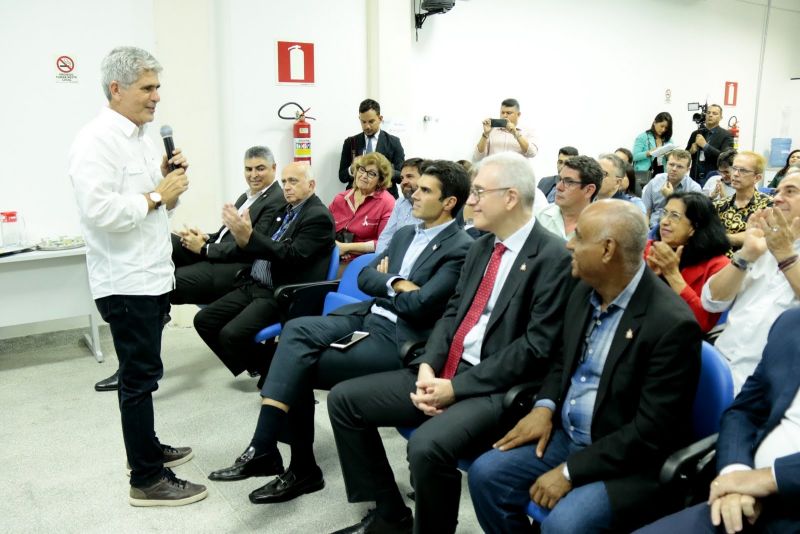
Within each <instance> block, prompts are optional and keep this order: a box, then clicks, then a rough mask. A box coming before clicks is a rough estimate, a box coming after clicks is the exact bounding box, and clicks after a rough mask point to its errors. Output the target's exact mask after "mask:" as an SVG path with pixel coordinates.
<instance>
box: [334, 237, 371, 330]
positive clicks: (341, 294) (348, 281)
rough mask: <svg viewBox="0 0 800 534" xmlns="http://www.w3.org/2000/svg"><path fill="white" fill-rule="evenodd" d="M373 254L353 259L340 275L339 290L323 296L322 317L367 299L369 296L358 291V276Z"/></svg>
mask: <svg viewBox="0 0 800 534" xmlns="http://www.w3.org/2000/svg"><path fill="white" fill-rule="evenodd" d="M374 257H375V254H374V253H372V252H370V253H368V254H362V255H361V256H358V257H356V258H354V259H353V260H352V261H351V262H350V264H349V265H348V266H347V267H346V268H345V270H344V272H343V273H342V279H341V280H340V281H339V288H338V289H337V290H336V291H332V292H330V293H328V294H327V295H326V296H325V303H324V305H323V307H322V315H328V314H329V313H330V312H332V311H333V310H335V309H337V308H340V307H342V306H344V305H346V304H353V303H354V302H361V301H363V300H367V299H369V298H370V297H369V295H367V294H366V293H364V292H363V291H361V290H360V289H358V275H359V273H360V272H361V269H363V268H364V267H365V266H366V265H367V264H368V263H369V262H371V261H372V258H374Z"/></svg>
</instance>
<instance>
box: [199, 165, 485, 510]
mask: <svg viewBox="0 0 800 534" xmlns="http://www.w3.org/2000/svg"><path fill="white" fill-rule="evenodd" d="M468 194H469V178H468V176H467V174H466V172H465V171H464V169H463V168H462V167H461V166H460V165H458V164H456V163H453V162H449V161H434V162H432V164H431V165H430V166H429V167H427V168H426V171H425V174H424V175H422V176H421V177H420V179H419V181H418V184H417V191H416V192H415V193H414V194H413V195H412V197H411V198H412V201H413V214H414V216H415V217H417V218H418V219H421V220H422V223H421V224H420V225H409V226H405V227H403V228H401V229H400V230H398V231H397V233H395V235H394V237H393V238H392V240H391V241H390V243H389V247H388V249H387V252H386V253H385V254H380V255H377V256H376V257H375V259H374V260H373V261H372V263H370V264H369V265H368V266H367V267H365V268H364V270H362V271H361V274H360V275H359V277H358V286H359V288H360V289H361V290H362V291H363V292H365V293H367V294H368V295H371V296H373V297H374V298H373V299H371V300H369V301H365V302H361V303H357V304H352V305H348V306H344V307H342V308H339V309H338V310H336V311H335V312H334V313H333V314H332V316H328V317H301V318H298V319H294V320H292V321H289V322H288V323H287V324H286V326H285V328H284V329H283V332H282V333H281V340H280V343H279V344H278V350H277V352H276V354H275V358H274V360H273V361H272V364H271V366H270V370H269V374H268V375H267V377H266V381H265V383H264V387H263V389H262V390H261V396H262V397H263V402H262V406H261V414H260V415H259V418H258V425H257V427H256V431H255V434H254V436H253V440H252V442H251V444H250V446H248V447H247V449H246V450H245V452H244V453H242V455H240V457H239V458H238V459H237V460H236V462H235V463H234V464H233V465H232V466H230V467H228V468H225V469H221V470H219V471H215V472H213V473H211V475H210V476H209V478H210V479H211V480H221V481H227V480H241V479H244V478H248V477H251V476H266V475H276V474H277V475H280V476H279V477H278V478H276V479H274V480H272V481H271V482H269V483H268V484H266V485H265V486H263V487H261V488H259V489H257V490H255V491H253V492H252V493H251V494H250V500H251V501H252V502H254V503H272V502H282V501H288V500H290V499H293V498H294V497H297V496H299V495H302V494H304V493H310V492H312V491H317V490H319V489H322V487H323V486H324V481H323V479H322V471H321V470H320V469H319V467H318V466H317V464H316V460H315V458H314V452H313V442H314V395H313V389H312V388H318V389H330V388H331V387H333V386H334V385H335V384H337V383H339V382H341V381H342V380H346V379H349V378H353V377H357V376H362V375H366V374H370V373H376V372H380V371H389V370H395V369H400V368H402V367H403V355H402V354H400V347H401V346H402V345H403V343H404V342H405V341H408V340H420V339H423V340H424V339H425V338H427V336H428V334H429V333H430V329H431V328H432V327H433V324H434V323H435V322H436V320H437V319H438V318H439V317H441V315H442V314H443V313H444V309H445V305H446V304H447V301H448V299H449V298H450V296H451V295H452V294H453V291H454V290H455V286H456V282H457V281H458V277H459V273H460V271H461V265H462V264H463V263H464V258H465V257H466V254H467V250H468V249H469V247H470V245H471V244H472V238H471V237H469V236H468V235H467V234H466V232H464V230H462V229H460V228H459V227H458V225H456V224H455V221H454V219H453V215H454V214H455V213H456V212H458V211H459V210H460V209H461V206H462V205H463V204H464V202H465V201H466V200H467V196H468ZM355 330H365V331H367V332H369V336H368V337H366V338H365V339H364V340H363V341H361V342H359V343H356V344H355V345H353V346H351V347H349V348H347V349H345V350H338V349H334V348H331V347H330V344H331V343H332V342H334V341H336V340H338V339H340V338H342V337H345V336H349V335H350V334H351V333H352V332H353V331H355ZM284 429H286V430H287V431H288V435H289V439H288V441H289V442H290V444H291V448H292V463H291V465H290V466H289V469H288V470H287V471H286V472H285V473H284V472H283V463H282V460H281V456H280V453H279V452H278V449H277V447H276V444H277V441H278V439H281V440H282V441H284V440H285V436H286V434H284V433H283V432H284Z"/></svg>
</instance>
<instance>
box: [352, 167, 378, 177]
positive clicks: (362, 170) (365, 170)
mask: <svg viewBox="0 0 800 534" xmlns="http://www.w3.org/2000/svg"><path fill="white" fill-rule="evenodd" d="M356 172H363V173H365V174H366V175H367V176H369V177H370V178H377V177H378V173H377V172H375V171H368V170H367V169H366V168H365V167H356Z"/></svg>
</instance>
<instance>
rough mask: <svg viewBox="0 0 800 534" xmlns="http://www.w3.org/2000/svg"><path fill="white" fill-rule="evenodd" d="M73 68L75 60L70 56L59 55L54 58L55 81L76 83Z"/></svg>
mask: <svg viewBox="0 0 800 534" xmlns="http://www.w3.org/2000/svg"><path fill="white" fill-rule="evenodd" d="M74 70H75V60H73V59H72V58H71V57H70V56H65V55H61V56H58V58H57V59H56V71H57V72H56V82H58V83H78V76H77V75H76V74H75V73H74V72H73V71H74Z"/></svg>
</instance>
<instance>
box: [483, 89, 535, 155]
mask: <svg viewBox="0 0 800 534" xmlns="http://www.w3.org/2000/svg"><path fill="white" fill-rule="evenodd" d="M520 115H521V113H520V111H519V102H518V101H517V99H516V98H506V99H505V100H503V102H502V103H501V104H500V117H501V118H500V119H485V120H484V121H483V133H482V134H481V138H480V139H478V146H476V147H475V154H474V155H473V156H472V159H473V160H474V161H480V160H482V159H483V158H485V157H486V156H491V155H492V154H499V153H500V152H517V153H518V154H522V155H523V156H525V157H526V158H532V157H534V156H535V155H536V153H537V152H538V151H539V148H538V147H537V146H536V143H535V142H534V139H533V135H532V133H531V132H528V131H526V132H523V131H522V129H521V128H519V127H517V122H518V121H519V116H520Z"/></svg>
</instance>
